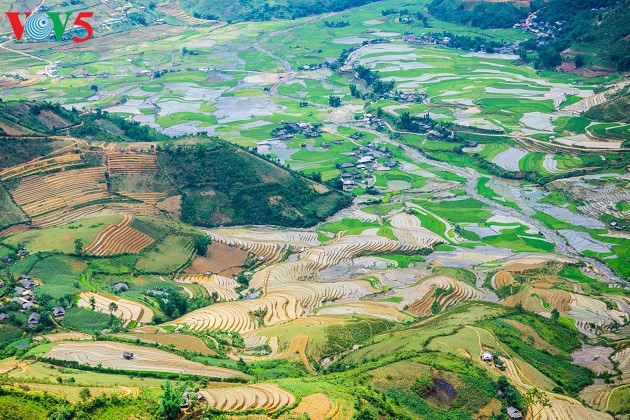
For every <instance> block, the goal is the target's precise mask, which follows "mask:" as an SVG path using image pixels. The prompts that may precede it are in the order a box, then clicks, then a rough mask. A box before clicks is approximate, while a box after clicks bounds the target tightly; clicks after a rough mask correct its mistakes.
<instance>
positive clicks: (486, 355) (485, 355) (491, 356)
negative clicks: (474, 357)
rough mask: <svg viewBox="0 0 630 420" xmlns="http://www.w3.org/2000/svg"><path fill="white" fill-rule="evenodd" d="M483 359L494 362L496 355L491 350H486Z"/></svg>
mask: <svg viewBox="0 0 630 420" xmlns="http://www.w3.org/2000/svg"><path fill="white" fill-rule="evenodd" d="M481 360H483V361H484V362H492V361H493V360H494V356H493V355H492V353H490V352H489V351H484V352H483V354H482V355H481Z"/></svg>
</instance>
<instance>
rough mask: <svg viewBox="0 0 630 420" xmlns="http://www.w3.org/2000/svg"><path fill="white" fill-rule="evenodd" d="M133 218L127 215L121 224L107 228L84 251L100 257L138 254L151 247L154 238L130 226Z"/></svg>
mask: <svg viewBox="0 0 630 420" xmlns="http://www.w3.org/2000/svg"><path fill="white" fill-rule="evenodd" d="M132 218H133V216H131V215H125V217H124V218H123V220H122V221H121V222H120V223H118V224H116V225H109V226H107V227H106V228H105V229H103V231H101V232H100V233H99V234H98V235H97V236H96V238H94V241H93V242H92V243H91V244H90V245H88V246H86V247H85V248H84V250H83V251H84V252H85V253H86V254H90V255H98V256H107V255H116V254H137V253H139V252H140V251H142V250H143V249H144V248H146V247H148V246H149V245H151V244H152V243H153V242H154V241H153V238H151V237H150V236H148V235H145V234H144V233H142V232H140V231H138V230H136V229H134V228H132V227H131V226H129V223H131V220H132Z"/></svg>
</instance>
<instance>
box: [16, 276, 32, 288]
mask: <svg viewBox="0 0 630 420" xmlns="http://www.w3.org/2000/svg"><path fill="white" fill-rule="evenodd" d="M18 283H20V284H21V285H22V287H23V288H25V289H29V290H30V289H32V288H33V287H35V286H36V284H35V283H34V282H33V281H31V279H27V278H24V279H22V280H20V281H19V282H18Z"/></svg>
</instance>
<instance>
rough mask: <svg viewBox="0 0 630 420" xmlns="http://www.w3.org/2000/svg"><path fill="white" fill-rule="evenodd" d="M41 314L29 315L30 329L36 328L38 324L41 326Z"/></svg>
mask: <svg viewBox="0 0 630 420" xmlns="http://www.w3.org/2000/svg"><path fill="white" fill-rule="evenodd" d="M39 317H40V316H39V313H37V312H33V313H31V314H30V315H29V317H28V320H27V322H28V327H29V328H34V327H35V326H36V325H37V324H39Z"/></svg>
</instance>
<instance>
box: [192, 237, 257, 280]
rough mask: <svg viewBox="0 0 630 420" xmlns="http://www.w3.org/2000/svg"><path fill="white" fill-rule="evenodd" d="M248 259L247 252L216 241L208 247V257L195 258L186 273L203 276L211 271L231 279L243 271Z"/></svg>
mask: <svg viewBox="0 0 630 420" xmlns="http://www.w3.org/2000/svg"><path fill="white" fill-rule="evenodd" d="M246 259H247V251H245V250H242V249H240V248H237V247H234V246H229V245H226V244H223V243H221V242H216V241H214V242H212V243H211V244H210V245H209V246H208V251H207V252H206V256H205V257H197V258H195V259H194V260H193V262H192V264H190V266H188V268H186V270H184V272H185V273H187V274H201V273H205V272H208V271H209V272H211V273H215V274H220V275H222V276H226V277H231V276H233V275H235V274H238V273H240V272H241V271H242V270H243V268H242V266H243V264H244V263H245V260H246Z"/></svg>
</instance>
